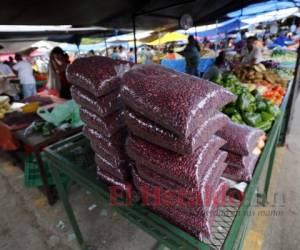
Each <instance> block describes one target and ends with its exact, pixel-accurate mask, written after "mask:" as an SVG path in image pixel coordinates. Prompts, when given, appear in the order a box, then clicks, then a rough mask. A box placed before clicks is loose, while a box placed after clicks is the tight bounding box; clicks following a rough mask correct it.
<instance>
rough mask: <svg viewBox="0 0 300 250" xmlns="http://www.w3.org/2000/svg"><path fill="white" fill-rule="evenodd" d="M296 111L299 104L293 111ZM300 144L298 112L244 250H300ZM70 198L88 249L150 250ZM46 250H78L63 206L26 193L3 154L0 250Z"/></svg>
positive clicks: (144, 238)
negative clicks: (266, 212)
mask: <svg viewBox="0 0 300 250" xmlns="http://www.w3.org/2000/svg"><path fill="white" fill-rule="evenodd" d="M299 106H300V99H299V98H298V100H297V103H296V107H299ZM299 138H300V109H298V110H297V109H296V113H295V116H294V120H293V124H292V129H291V133H290V134H289V136H288V138H287V144H286V146H285V147H284V148H279V149H278V150H277V157H276V161H275V165H274V171H273V176H272V181H271V187H270V189H271V190H270V195H269V203H268V205H267V206H266V207H264V208H261V207H256V208H255V210H256V212H257V213H255V214H256V215H255V217H254V218H252V220H251V225H250V227H249V230H248V233H247V235H246V239H245V244H244V249H245V250H256V249H257V250H259V249H265V250H271V249H272V250H281V249H284V250H289V249H291V250H292V249H293V250H294V249H300V247H299V234H300V216H299V207H300V193H299V191H298V190H299V187H300V182H299V177H300V168H299V161H300V154H299V153H298V152H300V145H299V143H298V142H299ZM70 194H71V195H70V200H71V203H72V205H73V206H74V208H75V214H76V216H77V218H78V220H79V224H80V226H81V229H82V232H83V233H84V236H85V237H86V239H88V243H89V244H90V245H91V246H92V249H99V250H100V249H113V250H121V249H126V250H128V249H130V250H135V249H136V250H141V249H145V250H147V249H153V248H154V246H155V244H156V241H155V239H153V238H152V237H151V236H149V235H148V234H146V233H144V232H143V231H141V230H140V229H138V228H137V227H135V226H134V225H132V224H131V223H129V222H128V221H127V220H126V219H124V218H122V217H121V216H119V215H118V214H117V213H115V212H113V210H112V209H111V208H110V207H107V206H103V205H101V204H100V203H99V202H98V201H97V200H95V199H94V198H93V197H92V196H91V195H90V194H89V193H88V192H86V190H83V189H82V188H80V187H78V186H76V185H74V186H73V187H72V190H71V191H70ZM274 197H275V198H274ZM95 205H96V207H95ZM93 207H95V208H93ZM92 208H93V209H92ZM274 210H276V211H280V213H278V214H277V215H265V216H261V215H259V214H260V213H259V212H260V211H274ZM48 249H56V250H70V249H79V247H78V245H77V242H76V240H75V235H74V234H73V232H72V229H71V226H70V225H69V223H68V220H67V218H66V216H65V212H64V209H63V207H62V204H61V202H57V203H56V204H55V205H54V206H52V207H50V206H49V205H48V204H47V201H46V199H45V197H44V195H43V194H42V193H41V192H40V191H39V190H37V189H34V188H33V189H32V188H25V187H24V185H23V172H22V171H21V170H20V169H19V168H16V167H14V166H12V164H11V159H10V158H9V157H7V156H6V155H3V154H1V155H0V250H48Z"/></svg>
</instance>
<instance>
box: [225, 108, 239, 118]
mask: <svg viewBox="0 0 300 250" xmlns="http://www.w3.org/2000/svg"><path fill="white" fill-rule="evenodd" d="M222 112H223V113H224V114H226V115H229V116H231V115H235V114H239V113H238V111H237V110H236V108H235V107H231V106H229V107H225V108H223V110H222Z"/></svg>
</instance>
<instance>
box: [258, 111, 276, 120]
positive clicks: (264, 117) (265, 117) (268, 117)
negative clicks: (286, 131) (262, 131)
mask: <svg viewBox="0 0 300 250" xmlns="http://www.w3.org/2000/svg"><path fill="white" fill-rule="evenodd" d="M261 118H262V120H263V121H274V119H275V117H274V116H273V115H272V114H270V113H267V112H264V111H263V112H261Z"/></svg>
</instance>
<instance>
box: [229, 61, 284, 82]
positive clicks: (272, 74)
mask: <svg viewBox="0 0 300 250" xmlns="http://www.w3.org/2000/svg"><path fill="white" fill-rule="evenodd" d="M233 73H234V74H235V75H236V76H237V78H238V79H239V80H240V81H241V82H242V83H254V84H260V83H262V82H267V83H270V84H273V85H274V84H279V85H281V86H282V87H286V84H287V80H286V79H283V78H282V77H281V76H280V75H279V74H278V73H277V72H276V71H274V70H272V69H267V68H266V67H265V66H264V65H263V64H261V63H259V64H256V65H238V66H236V67H235V68H234V70H233Z"/></svg>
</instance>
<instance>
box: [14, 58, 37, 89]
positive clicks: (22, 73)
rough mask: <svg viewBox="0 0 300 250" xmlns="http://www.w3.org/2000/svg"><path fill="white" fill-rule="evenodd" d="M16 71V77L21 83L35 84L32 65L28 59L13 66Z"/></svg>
mask: <svg viewBox="0 0 300 250" xmlns="http://www.w3.org/2000/svg"><path fill="white" fill-rule="evenodd" d="M13 69H14V70H16V71H18V78H19V79H20V83H21V84H35V79H34V76H33V70H32V65H31V64H30V62H28V61H25V60H23V61H20V62H18V63H16V64H15V65H14V66H13Z"/></svg>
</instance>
